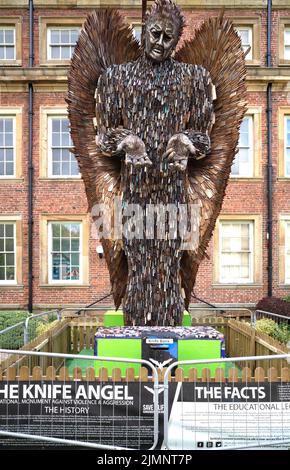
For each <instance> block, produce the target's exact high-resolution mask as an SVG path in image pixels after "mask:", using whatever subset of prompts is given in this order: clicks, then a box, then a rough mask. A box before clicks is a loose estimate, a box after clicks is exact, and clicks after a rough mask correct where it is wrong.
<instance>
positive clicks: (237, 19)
mask: <svg viewBox="0 0 290 470" xmlns="http://www.w3.org/2000/svg"><path fill="white" fill-rule="evenodd" d="M229 20H230V21H231V22H232V23H233V25H234V28H239V27H240V28H245V27H248V28H251V30H252V48H251V52H252V57H251V59H250V58H249V55H248V56H246V65H247V66H259V65H261V49H260V41H261V29H262V26H261V17H260V16H230V17H229Z"/></svg>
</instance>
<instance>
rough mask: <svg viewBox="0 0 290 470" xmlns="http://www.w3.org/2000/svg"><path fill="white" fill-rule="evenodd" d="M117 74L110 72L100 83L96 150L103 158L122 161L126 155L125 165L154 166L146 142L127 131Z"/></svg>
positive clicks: (97, 94) (98, 86)
mask: <svg viewBox="0 0 290 470" xmlns="http://www.w3.org/2000/svg"><path fill="white" fill-rule="evenodd" d="M118 74H119V72H118V69H117V68H116V69H115V70H114V69H112V68H110V69H109V73H108V71H107V72H106V73H105V74H103V75H101V76H100V77H99V80H98V85H97V88H96V92H95V100H96V119H95V125H96V128H97V136H96V144H97V149H98V151H100V152H101V154H102V156H104V157H112V156H120V157H122V156H124V154H125V163H126V164H133V165H137V166H138V165H151V162H150V160H149V158H148V156H147V154H146V150H145V145H144V143H143V141H142V140H141V139H140V138H139V137H138V136H136V135H135V134H133V132H132V131H130V130H129V129H126V128H125V127H124V121H125V119H124V112H123V110H122V101H121V98H120V96H118V95H119V94H118V91H119V89H118V88H119V85H118V84H119V82H121V80H118V78H119V77H118ZM113 75H114V76H113Z"/></svg>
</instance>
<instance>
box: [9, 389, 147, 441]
mask: <svg viewBox="0 0 290 470" xmlns="http://www.w3.org/2000/svg"><path fill="white" fill-rule="evenodd" d="M153 398H154V397H153V384H148V386H147V387H146V384H143V383H141V382H140V383H134V382H126V383H124V382H114V383H108V382H106V383H100V382H82V381H68V382H59V381H57V382H49V381H47V382H37V381H31V382H21V381H18V382H13V381H9V382H5V381H3V382H0V429H1V430H2V431H9V432H19V433H26V434H33V435H34V436H45V437H54V438H61V439H73V440H78V441H86V442H91V443H99V444H105V445H115V446H121V447H126V448H134V449H148V448H150V447H151V446H152V445H153V442H154V426H153V408H154V407H153ZM53 445H56V446H58V447H59V446H60V444H53V443H45V442H41V441H40V440H37V438H36V439H35V440H34V439H33V440H31V439H30V440H29V441H27V440H26V439H16V438H13V437H6V438H4V437H3V436H1V438H0V448H11V447H12V448H13V447H15V446H17V447H19V446H23V447H26V448H30V447H33V448H35V447H41V448H43V447H45V446H53Z"/></svg>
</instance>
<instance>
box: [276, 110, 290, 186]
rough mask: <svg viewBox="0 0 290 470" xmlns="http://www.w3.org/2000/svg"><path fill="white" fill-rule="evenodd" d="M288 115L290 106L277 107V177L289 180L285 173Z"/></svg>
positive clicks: (289, 176)
mask: <svg viewBox="0 0 290 470" xmlns="http://www.w3.org/2000/svg"><path fill="white" fill-rule="evenodd" d="M287 116H289V117H290V106H280V107H279V108H278V147H279V148H278V178H279V179H282V180H285V181H290V174H289V175H287V174H286V126H285V122H286V117H287Z"/></svg>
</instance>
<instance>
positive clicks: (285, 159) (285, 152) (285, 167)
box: [284, 114, 290, 178]
mask: <svg viewBox="0 0 290 470" xmlns="http://www.w3.org/2000/svg"><path fill="white" fill-rule="evenodd" d="M288 120H289V123H290V114H285V115H284V176H285V178H290V171H289V173H287V163H288V160H287V149H289V153H290V144H289V146H287V121H288ZM289 165H290V159H289Z"/></svg>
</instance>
